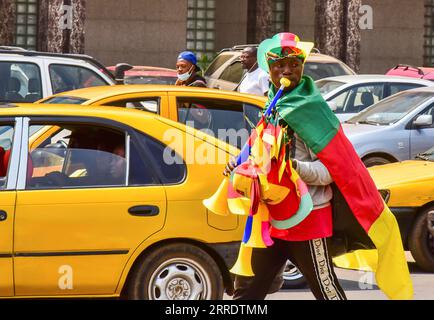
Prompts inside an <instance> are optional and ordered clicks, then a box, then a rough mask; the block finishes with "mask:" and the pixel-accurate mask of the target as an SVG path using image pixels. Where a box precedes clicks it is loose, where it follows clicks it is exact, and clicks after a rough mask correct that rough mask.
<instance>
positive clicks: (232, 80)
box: [204, 45, 355, 90]
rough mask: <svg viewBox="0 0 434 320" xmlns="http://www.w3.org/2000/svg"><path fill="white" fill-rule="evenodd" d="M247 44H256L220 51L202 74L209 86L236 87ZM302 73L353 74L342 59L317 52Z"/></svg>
mask: <svg viewBox="0 0 434 320" xmlns="http://www.w3.org/2000/svg"><path fill="white" fill-rule="evenodd" d="M249 46H257V45H241V46H234V47H232V48H227V49H223V50H222V51H220V53H219V54H218V55H217V57H216V58H215V59H214V60H213V61H212V62H211V64H210V65H209V66H208V68H207V69H206V71H205V74H204V75H205V79H206V81H207V85H208V87H209V88H214V89H224V90H234V89H235V88H236V87H237V85H238V83H239V82H240V81H241V79H242V77H243V74H244V72H245V70H243V68H242V66H241V62H240V56H241V53H242V50H243V49H244V48H246V47H249ZM304 73H305V74H307V75H309V76H311V77H312V78H313V79H314V80H318V79H322V78H326V77H332V76H339V75H350V74H355V72H354V71H353V70H351V68H350V67H348V66H347V65H346V64H345V63H343V62H342V61H340V60H338V59H336V58H333V57H331V56H328V55H324V54H320V53H317V52H313V53H311V54H310V55H309V57H308V58H307V61H306V64H305V67H304Z"/></svg>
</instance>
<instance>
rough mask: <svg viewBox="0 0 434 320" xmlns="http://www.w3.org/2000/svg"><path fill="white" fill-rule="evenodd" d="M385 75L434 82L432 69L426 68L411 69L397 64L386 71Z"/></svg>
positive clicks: (411, 67)
mask: <svg viewBox="0 0 434 320" xmlns="http://www.w3.org/2000/svg"><path fill="white" fill-rule="evenodd" d="M386 74H387V75H391V76H402V77H411V78H418V79H426V80H431V81H434V68H428V67H413V66H409V65H406V64H398V65H396V66H395V67H393V68H392V69H390V70H389V71H387V72H386Z"/></svg>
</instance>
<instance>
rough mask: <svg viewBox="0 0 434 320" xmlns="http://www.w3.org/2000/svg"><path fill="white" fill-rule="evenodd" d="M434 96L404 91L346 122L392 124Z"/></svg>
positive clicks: (428, 93) (426, 93) (429, 93)
mask: <svg viewBox="0 0 434 320" xmlns="http://www.w3.org/2000/svg"><path fill="white" fill-rule="evenodd" d="M433 96H434V95H433V93H431V92H411V91H410V92H409V91H407V92H406V91H403V92H400V93H398V94H395V95H393V96H391V97H389V98H387V99H384V100H382V101H380V102H378V103H376V104H374V105H372V106H370V107H368V108H367V109H365V110H364V111H362V112H361V113H359V114H358V115H356V116H354V117H352V118H350V119H349V120H348V121H346V123H360V124H373V125H390V124H393V123H396V122H398V121H399V120H401V119H402V118H404V117H405V116H406V115H407V114H409V113H410V112H412V111H413V110H414V109H416V108H417V107H419V106H420V105H421V104H423V103H424V102H425V101H427V100H429V99H430V98H432V97H433Z"/></svg>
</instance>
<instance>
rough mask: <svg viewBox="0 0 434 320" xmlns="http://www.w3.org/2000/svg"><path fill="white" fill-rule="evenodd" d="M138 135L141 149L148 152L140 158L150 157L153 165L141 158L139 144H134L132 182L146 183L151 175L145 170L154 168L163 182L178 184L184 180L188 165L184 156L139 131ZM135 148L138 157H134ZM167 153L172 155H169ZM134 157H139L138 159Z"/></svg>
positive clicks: (131, 170) (131, 169) (131, 167)
mask: <svg viewBox="0 0 434 320" xmlns="http://www.w3.org/2000/svg"><path fill="white" fill-rule="evenodd" d="M137 136H138V140H139V143H140V144H141V146H143V149H141V150H144V151H145V152H146V154H145V155H144V157H141V158H140V159H144V158H146V159H149V161H150V162H151V163H152V165H150V164H149V163H144V162H143V160H140V159H139V149H138V148H137V146H135V145H132V147H131V148H132V151H131V157H132V159H131V166H130V172H132V174H130V184H132V185H134V184H144V182H147V181H148V180H147V179H148V178H147V176H149V174H143V172H146V171H148V170H153V169H155V170H156V172H157V174H158V177H159V178H160V180H161V182H162V183H163V184H176V183H181V182H183V181H184V179H185V176H186V174H187V167H186V165H185V162H184V160H183V159H182V157H181V156H180V155H179V154H177V153H176V152H175V150H173V149H171V148H170V147H169V146H166V145H165V144H162V143H161V142H160V141H156V140H154V139H152V138H151V137H149V136H147V135H145V134H143V133H139V132H138V133H137ZM134 148H135V149H136V152H137V156H136V157H134V151H133V150H134ZM167 155H170V156H169V157H168V156H167ZM134 159H137V161H136V160H134ZM143 176H144V178H143ZM143 180H144V181H143Z"/></svg>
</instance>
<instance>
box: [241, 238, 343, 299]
mask: <svg viewBox="0 0 434 320" xmlns="http://www.w3.org/2000/svg"><path fill="white" fill-rule="evenodd" d="M273 241H274V244H273V245H272V246H270V247H268V248H265V249H256V248H255V249H253V254H252V269H253V272H254V274H255V276H254V277H244V276H238V275H237V276H236V277H235V293H234V297H233V299H235V300H262V299H264V298H265V296H266V295H267V293H268V291H269V289H270V286H271V284H272V283H273V280H274V279H275V277H276V276H277V275H279V272H280V271H281V269H282V266H283V265H284V264H285V263H286V261H287V260H288V259H289V260H291V262H292V263H294V265H295V266H296V267H297V268H298V270H300V272H301V273H303V275H304V277H305V278H306V280H307V282H308V284H309V287H310V289H311V290H312V293H313V294H314V296H315V298H316V299H319V300H346V296H345V292H344V291H343V289H342V287H341V286H340V284H339V281H338V279H337V277H336V274H335V272H334V269H333V264H332V259H331V256H330V255H329V252H328V248H327V242H328V240H327V239H325V238H323V239H315V240H309V241H284V240H280V239H275V238H274V239H273Z"/></svg>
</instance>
